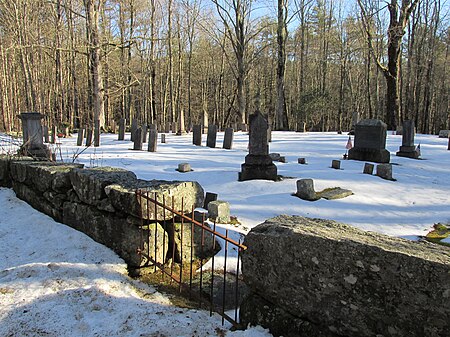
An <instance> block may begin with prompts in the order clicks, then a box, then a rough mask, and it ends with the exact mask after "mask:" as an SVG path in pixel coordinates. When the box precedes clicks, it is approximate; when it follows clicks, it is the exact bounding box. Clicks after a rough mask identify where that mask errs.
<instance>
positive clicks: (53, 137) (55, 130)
mask: <svg viewBox="0 0 450 337" xmlns="http://www.w3.org/2000/svg"><path fill="white" fill-rule="evenodd" d="M57 137H58V128H57V127H56V125H53V126H52V135H51V139H50V142H51V143H52V144H56V138H57Z"/></svg>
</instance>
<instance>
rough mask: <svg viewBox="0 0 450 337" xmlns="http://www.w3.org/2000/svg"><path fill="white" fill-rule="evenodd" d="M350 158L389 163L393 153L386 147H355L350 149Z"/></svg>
mask: <svg viewBox="0 0 450 337" xmlns="http://www.w3.org/2000/svg"><path fill="white" fill-rule="evenodd" d="M348 159H353V160H361V161H373V162H375V163H389V161H390V160H391V155H390V153H389V151H388V150H386V149H380V150H374V149H362V148H355V147H354V148H352V149H350V150H348Z"/></svg>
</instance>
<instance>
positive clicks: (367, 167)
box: [363, 163, 374, 175]
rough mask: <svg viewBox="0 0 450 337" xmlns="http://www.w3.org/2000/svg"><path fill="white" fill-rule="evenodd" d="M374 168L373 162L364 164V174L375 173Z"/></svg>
mask: <svg viewBox="0 0 450 337" xmlns="http://www.w3.org/2000/svg"><path fill="white" fill-rule="evenodd" d="M373 168H374V165H373V164H370V163H365V164H364V170H363V173H364V174H370V175H372V174H373Z"/></svg>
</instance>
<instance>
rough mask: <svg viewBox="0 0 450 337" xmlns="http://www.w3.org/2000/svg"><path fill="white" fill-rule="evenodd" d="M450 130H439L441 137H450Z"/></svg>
mask: <svg viewBox="0 0 450 337" xmlns="http://www.w3.org/2000/svg"><path fill="white" fill-rule="evenodd" d="M449 137H450V130H441V131H439V138H449Z"/></svg>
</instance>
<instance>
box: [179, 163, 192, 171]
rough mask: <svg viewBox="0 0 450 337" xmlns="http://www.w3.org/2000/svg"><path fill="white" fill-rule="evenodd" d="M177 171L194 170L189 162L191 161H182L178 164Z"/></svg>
mask: <svg viewBox="0 0 450 337" xmlns="http://www.w3.org/2000/svg"><path fill="white" fill-rule="evenodd" d="M177 171H178V172H181V173H186V172H191V171H192V169H191V164H189V163H180V164H178V169H177Z"/></svg>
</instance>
